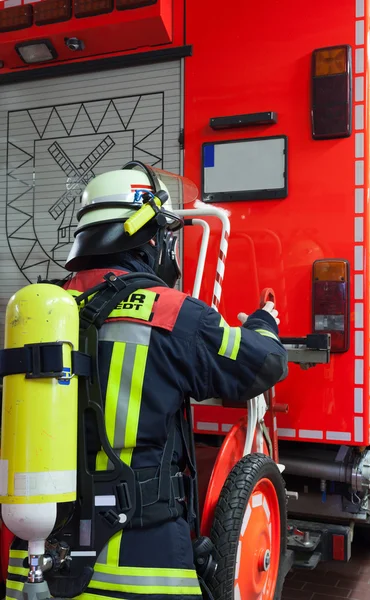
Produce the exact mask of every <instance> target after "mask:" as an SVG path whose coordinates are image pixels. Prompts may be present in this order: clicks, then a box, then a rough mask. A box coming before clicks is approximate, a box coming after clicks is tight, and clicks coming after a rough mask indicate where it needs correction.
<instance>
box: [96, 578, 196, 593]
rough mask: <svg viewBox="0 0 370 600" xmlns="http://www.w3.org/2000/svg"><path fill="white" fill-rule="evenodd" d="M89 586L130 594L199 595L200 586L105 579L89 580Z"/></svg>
mask: <svg viewBox="0 0 370 600" xmlns="http://www.w3.org/2000/svg"><path fill="white" fill-rule="evenodd" d="M91 587H94V588H95V589H97V590H110V591H112V592H123V593H125V592H126V593H128V594H129V593H132V594H163V595H166V596H167V595H170V594H172V595H183V596H195V595H196V596H201V595H202V591H201V589H200V587H199V586H198V587H186V586H167V585H120V584H119V583H108V582H107V581H95V580H93V581H92V582H91Z"/></svg>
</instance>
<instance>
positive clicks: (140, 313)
mask: <svg viewBox="0 0 370 600" xmlns="http://www.w3.org/2000/svg"><path fill="white" fill-rule="evenodd" d="M156 297H157V294H156V292H151V291H150V290H137V291H136V292H134V293H133V294H131V295H130V297H129V298H128V299H127V300H125V302H120V303H119V304H118V306H117V307H116V308H115V309H114V310H112V312H111V313H110V315H109V319H116V318H119V317H121V318H122V317H126V318H128V317H130V318H133V319H141V320H142V321H149V319H150V316H151V314H152V312H153V304H154V302H155V299H156Z"/></svg>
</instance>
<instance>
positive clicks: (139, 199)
mask: <svg viewBox="0 0 370 600" xmlns="http://www.w3.org/2000/svg"><path fill="white" fill-rule="evenodd" d="M143 194H149V195H150V196H151V198H153V194H152V192H149V190H144V189H143V190H135V195H134V204H139V203H140V204H141V203H142V201H143Z"/></svg>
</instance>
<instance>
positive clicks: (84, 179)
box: [48, 135, 115, 259]
mask: <svg viewBox="0 0 370 600" xmlns="http://www.w3.org/2000/svg"><path fill="white" fill-rule="evenodd" d="M114 146H115V142H114V141H113V140H112V138H111V137H110V135H107V136H106V137H105V138H104V139H103V140H102V141H101V142H100V143H99V144H98V145H97V146H96V147H95V148H94V150H93V151H92V152H90V154H88V155H87V156H86V158H85V159H84V160H83V161H82V162H81V163H80V164H79V166H76V165H75V164H74V162H73V161H72V160H71V159H70V158H69V157H68V155H67V154H66V152H65V151H64V150H63V149H62V148H61V146H60V144H59V143H58V142H54V143H53V144H51V146H49V148H48V152H49V154H50V155H51V156H52V157H53V159H54V161H55V162H56V163H57V165H58V166H59V167H60V168H61V170H62V171H63V173H65V175H66V176H67V183H66V188H67V190H66V191H65V192H64V194H63V195H62V196H60V197H59V198H58V200H57V201H56V202H54V204H53V205H52V206H51V207H50V208H49V211H48V212H49V214H50V215H51V216H52V217H53V219H54V220H55V221H56V220H57V219H59V218H60V217H61V216H62V219H61V222H60V224H59V226H58V231H57V233H58V241H57V243H56V244H55V246H54V247H53V248H52V256H53V259H54V258H55V251H56V250H59V249H60V248H62V247H63V246H65V245H67V244H69V243H70V242H72V238H73V229H74V228H75V225H74V224H73V223H74V217H75V212H76V204H77V201H78V200H79V199H80V197H81V194H82V192H83V189H84V187H86V185H87V184H88V183H89V181H91V180H92V179H93V178H94V177H95V174H94V171H93V168H94V167H96V166H97V165H98V164H99V162H100V161H101V160H102V159H103V157H104V156H105V155H106V154H108V152H109V151H110V150H111V149H112V148H113V147H114Z"/></svg>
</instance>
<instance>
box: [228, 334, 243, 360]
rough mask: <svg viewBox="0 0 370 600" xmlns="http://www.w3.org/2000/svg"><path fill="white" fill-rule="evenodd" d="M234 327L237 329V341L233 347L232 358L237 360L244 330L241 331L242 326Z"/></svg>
mask: <svg viewBox="0 0 370 600" xmlns="http://www.w3.org/2000/svg"><path fill="white" fill-rule="evenodd" d="M234 329H235V341H234V345H233V349H232V351H231V354H230V358H231V360H236V357H237V356H238V352H239V348H240V341H241V338H242V331H241V329H240V327H234Z"/></svg>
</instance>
